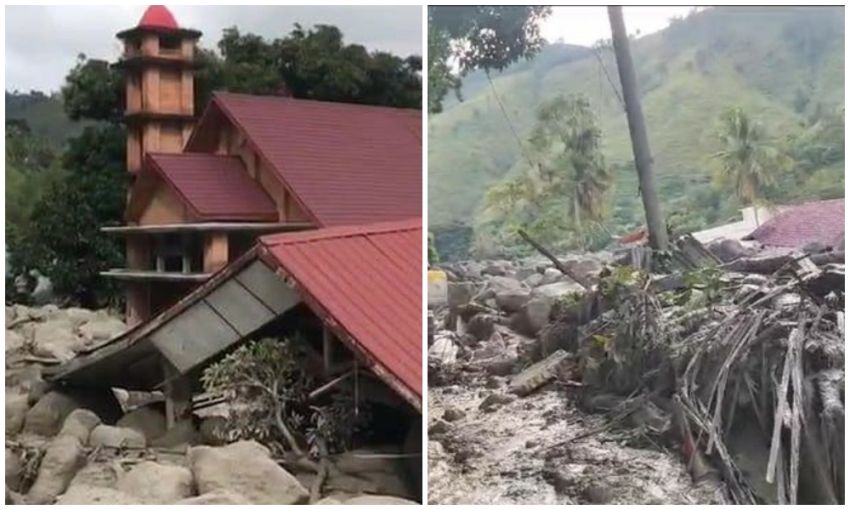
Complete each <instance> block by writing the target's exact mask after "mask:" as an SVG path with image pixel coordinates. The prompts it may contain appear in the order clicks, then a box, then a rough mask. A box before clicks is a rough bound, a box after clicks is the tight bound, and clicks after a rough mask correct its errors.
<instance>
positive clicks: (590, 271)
mask: <svg viewBox="0 0 850 510" xmlns="http://www.w3.org/2000/svg"><path fill="white" fill-rule="evenodd" d="M563 265H564V267H565V268H566V269H568V270H569V271H570V272H571V273H572V274H574V275H576V276H577V277H578V278H579V279H581V280H583V281H586V282H589V281H594V280H598V279H599V274H600V273H601V272H602V268H603V266H602V263H601V262H599V261H598V260H596V259H594V258H583V259H575V260H567V261H564V262H563Z"/></svg>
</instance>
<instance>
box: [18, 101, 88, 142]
mask: <svg viewBox="0 0 850 510" xmlns="http://www.w3.org/2000/svg"><path fill="white" fill-rule="evenodd" d="M11 120H14V121H21V120H22V121H24V122H26V125H27V126H28V127H29V130H30V132H31V133H32V135H33V136H35V137H36V138H40V139H42V140H45V141H47V142H48V143H49V144H50V145H51V146H52V147H54V148H60V147H61V146H62V144H63V143H64V142H65V140H67V139H68V138H69V137H72V136H75V135H77V134H78V133H79V132H80V131H81V130H82V128H83V126H84V125H85V124H84V123H80V122H74V121H72V120H71V119H69V118H68V116H67V115H66V114H65V111H64V110H63V109H62V96H61V95H59V94H52V95H47V94H44V93H42V92H38V91H32V92H29V93H21V92H17V91H16V92H9V91H6V122H8V121H11Z"/></svg>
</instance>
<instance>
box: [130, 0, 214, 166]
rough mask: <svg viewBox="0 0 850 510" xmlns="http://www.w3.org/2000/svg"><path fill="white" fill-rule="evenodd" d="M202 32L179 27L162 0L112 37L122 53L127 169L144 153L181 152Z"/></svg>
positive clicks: (191, 112)
mask: <svg viewBox="0 0 850 510" xmlns="http://www.w3.org/2000/svg"><path fill="white" fill-rule="evenodd" d="M200 36H201V33H200V32H198V31H197V30H189V29H184V28H180V27H179V26H178V25H177V22H176V21H175V19H174V16H172V14H171V12H170V11H169V10H168V9H167V8H165V7H164V6H162V5H152V6H150V7H148V9H147V10H146V11H145V14H144V15H143V16H142V19H141V20H140V21H139V24H138V25H137V26H136V27H135V28H131V29H129V30H124V31H122V32H119V33H118V34H117V37H118V38H119V39H121V40H122V41H123V42H124V55H123V56H122V58H121V60H120V61H119V62H118V64H117V66H118V67H120V68H121V69H123V70H124V72H125V84H126V106H125V120H126V122H127V170H128V171H129V172H130V173H133V174H134V173H136V172H138V171H139V170H140V169H141V166H142V161H143V159H144V155H145V154H146V153H148V152H180V151H182V149H183V144H184V143H185V142H186V140H188V138H189V135H190V134H191V132H192V122H193V119H194V114H195V104H194V102H195V94H194V72H195V67H196V65H195V44H196V43H197V40H198V38H199V37H200Z"/></svg>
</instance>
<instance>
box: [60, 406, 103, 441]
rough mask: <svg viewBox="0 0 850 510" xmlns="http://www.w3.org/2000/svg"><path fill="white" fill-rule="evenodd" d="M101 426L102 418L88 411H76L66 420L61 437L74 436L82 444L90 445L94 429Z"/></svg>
mask: <svg viewBox="0 0 850 510" xmlns="http://www.w3.org/2000/svg"><path fill="white" fill-rule="evenodd" d="M98 425H100V417H99V416H98V415H96V414H94V413H93V412H92V411H89V410H88V409H74V410H73V411H71V414H69V415H68V417H67V418H65V422H64V423H63V424H62V429H61V430H60V431H59V434H60V435H63V434H64V435H69V436H74V437H76V438H77V439H79V440H80V443H81V444H88V441H89V435H90V434H91V431H92V429H93V428H95V427H97V426H98Z"/></svg>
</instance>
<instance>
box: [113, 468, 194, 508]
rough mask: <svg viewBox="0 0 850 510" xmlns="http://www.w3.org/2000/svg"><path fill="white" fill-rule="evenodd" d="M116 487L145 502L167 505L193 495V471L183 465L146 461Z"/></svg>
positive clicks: (125, 476)
mask: <svg viewBox="0 0 850 510" xmlns="http://www.w3.org/2000/svg"><path fill="white" fill-rule="evenodd" d="M116 488H117V489H118V490H120V491H121V492H124V493H126V494H129V495H130V496H132V497H134V498H136V499H138V500H140V501H142V502H144V503H145V504H152V505H166V504H170V503H176V502H177V501H179V500H181V499H185V498H188V497H190V496H192V473H191V472H190V471H189V470H188V469H186V468H185V467H182V466H175V465H167V464H158V463H156V462H150V461H146V462H142V463H140V464H137V465H136V466H135V467H133V469H131V470H130V472H129V473H127V474H126V475H124V476H122V477H121V479H120V480H118V485H117V487H116Z"/></svg>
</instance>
